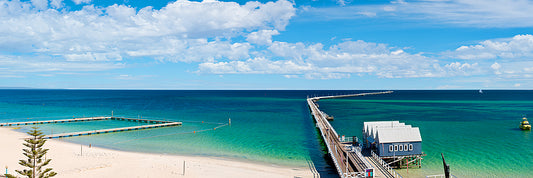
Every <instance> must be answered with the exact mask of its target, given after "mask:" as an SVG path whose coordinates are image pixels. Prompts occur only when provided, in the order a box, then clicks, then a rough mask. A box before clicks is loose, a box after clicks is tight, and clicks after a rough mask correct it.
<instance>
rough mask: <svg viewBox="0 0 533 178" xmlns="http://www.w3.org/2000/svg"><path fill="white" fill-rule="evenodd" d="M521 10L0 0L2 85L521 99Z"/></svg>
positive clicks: (524, 5)
mask: <svg viewBox="0 0 533 178" xmlns="http://www.w3.org/2000/svg"><path fill="white" fill-rule="evenodd" d="M531 9H533V1H530V0H420V1H408V0H393V1H382V0H293V1H289V0H276V1H264V0H260V1H241V0H240V1H217V0H205V1H189V0H178V1H167V0H143V1H137V0H29V1H28V0H24V1H11V0H0V88H11V87H24V88H26V87H27V88H45V89H192V90H197V89H202V90H204V89H205V90H211V89H245V90H246V89H266V90H278V89H279V90H283V89H295V90H308V89H309V90H313V89H320V90H386V89H532V88H533V13H531V12H530V11H531Z"/></svg>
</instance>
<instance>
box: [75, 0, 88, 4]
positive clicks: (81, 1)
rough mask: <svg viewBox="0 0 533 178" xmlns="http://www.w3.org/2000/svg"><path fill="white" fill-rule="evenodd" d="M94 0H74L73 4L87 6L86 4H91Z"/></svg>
mask: <svg viewBox="0 0 533 178" xmlns="http://www.w3.org/2000/svg"><path fill="white" fill-rule="evenodd" d="M91 1H92V0H72V2H74V3H75V4H78V5H79V4H86V3H90V2H91Z"/></svg>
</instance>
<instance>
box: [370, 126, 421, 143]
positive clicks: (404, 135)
mask: <svg viewBox="0 0 533 178" xmlns="http://www.w3.org/2000/svg"><path fill="white" fill-rule="evenodd" d="M376 138H377V139H376V141H377V142H378V143H396V142H421V141H422V137H421V136H420V130H419V129H418V127H412V128H407V127H403V128H401V127H395V128H379V129H377V136H376Z"/></svg>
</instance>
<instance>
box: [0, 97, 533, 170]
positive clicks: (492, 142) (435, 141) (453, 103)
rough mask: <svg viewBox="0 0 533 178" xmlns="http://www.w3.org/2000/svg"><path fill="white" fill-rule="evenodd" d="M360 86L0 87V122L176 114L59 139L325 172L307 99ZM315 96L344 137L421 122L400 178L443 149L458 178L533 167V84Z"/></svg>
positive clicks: (66, 127) (70, 127) (48, 127)
mask: <svg viewBox="0 0 533 178" xmlns="http://www.w3.org/2000/svg"><path fill="white" fill-rule="evenodd" d="M359 92H364V91H133V90H127V91H122V90H0V122H16V121H28V120H50V119H68V118H72V117H84V116H110V115H111V111H113V112H114V115H115V116H122V117H130V118H139V117H142V118H147V119H157V120H171V121H182V122H183V125H182V126H178V127H166V128H158V129H147V130H139V131H128V132H120V133H112V134H100V135H93V136H82V137H71V138H66V139H63V140H65V141H69V142H74V143H80V144H92V145H96V146H100V147H105V148H112V149H118V150H127V151H138V152H150V153H161V154H180V155H200V156H215V157H224V158H232V159H238V160H244V161H252V162H259V163H264V164H276V165H282V166H307V165H308V161H312V162H313V163H314V164H315V166H316V167H317V169H318V170H319V172H320V173H321V177H335V176H336V175H335V170H334V169H333V168H332V167H331V165H330V164H328V159H327V157H325V154H324V151H323V149H324V147H323V146H321V145H320V142H319V139H318V138H319V136H318V134H317V131H316V129H315V125H314V123H313V120H312V118H311V116H310V114H309V110H308V108H307V103H306V101H305V98H306V97H308V96H309V97H311V96H315V95H319V96H320V95H329V94H347V93H359ZM319 104H320V108H321V109H322V110H323V111H325V112H327V113H328V114H330V115H332V116H334V117H335V120H334V121H332V122H331V123H332V125H333V126H334V127H335V128H336V130H337V132H338V133H339V134H343V135H347V136H352V135H353V136H360V135H361V129H362V124H363V122H364V121H377V120H399V121H401V122H405V123H406V124H410V125H413V126H415V127H419V128H420V131H421V134H422V139H423V151H424V152H425V153H426V154H427V156H426V157H425V158H424V160H423V163H422V164H423V165H422V166H423V167H422V168H421V169H409V173H407V171H406V170H399V172H400V173H402V175H403V176H404V177H421V176H423V175H432V174H441V172H442V162H441V159H440V153H441V152H442V153H444V154H445V156H446V161H447V162H448V163H449V164H450V165H451V169H452V173H453V174H454V175H456V176H459V177H527V176H526V175H528V173H529V172H530V170H531V168H532V167H533V164H532V162H531V161H532V160H533V157H532V155H533V151H532V150H533V149H532V148H533V140H532V139H533V138H532V137H533V136H532V135H531V134H532V133H531V132H523V131H520V130H519V129H518V124H519V122H520V119H521V117H522V115H532V114H533V113H532V111H533V92H531V91H485V92H484V94H483V95H480V94H479V93H478V92H477V91H396V92H394V93H393V94H389V95H378V96H365V97H353V98H344V99H332V100H321V101H319ZM229 118H231V123H232V124H231V125H227V123H228V119H229ZM532 119H533V118H532ZM202 121H203V122H202ZM138 124H141V123H136V122H128V121H92V122H79V123H69V124H45V125H39V127H41V129H43V131H44V132H45V133H52V132H53V133H61V132H75V131H85V130H93V129H104V128H113V127H119V126H120V127H123V126H135V125H138ZM214 128H217V129H216V130H215V129H214ZM24 129H27V127H23V129H21V131H23V130H24ZM194 132H196V133H194Z"/></svg>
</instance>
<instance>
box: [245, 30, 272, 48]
mask: <svg viewBox="0 0 533 178" xmlns="http://www.w3.org/2000/svg"><path fill="white" fill-rule="evenodd" d="M274 35H279V32H278V31H277V30H260V31H257V32H252V33H250V34H249V35H248V36H247V37H246V41H248V42H250V43H253V44H259V45H270V44H272V36H274Z"/></svg>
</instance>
